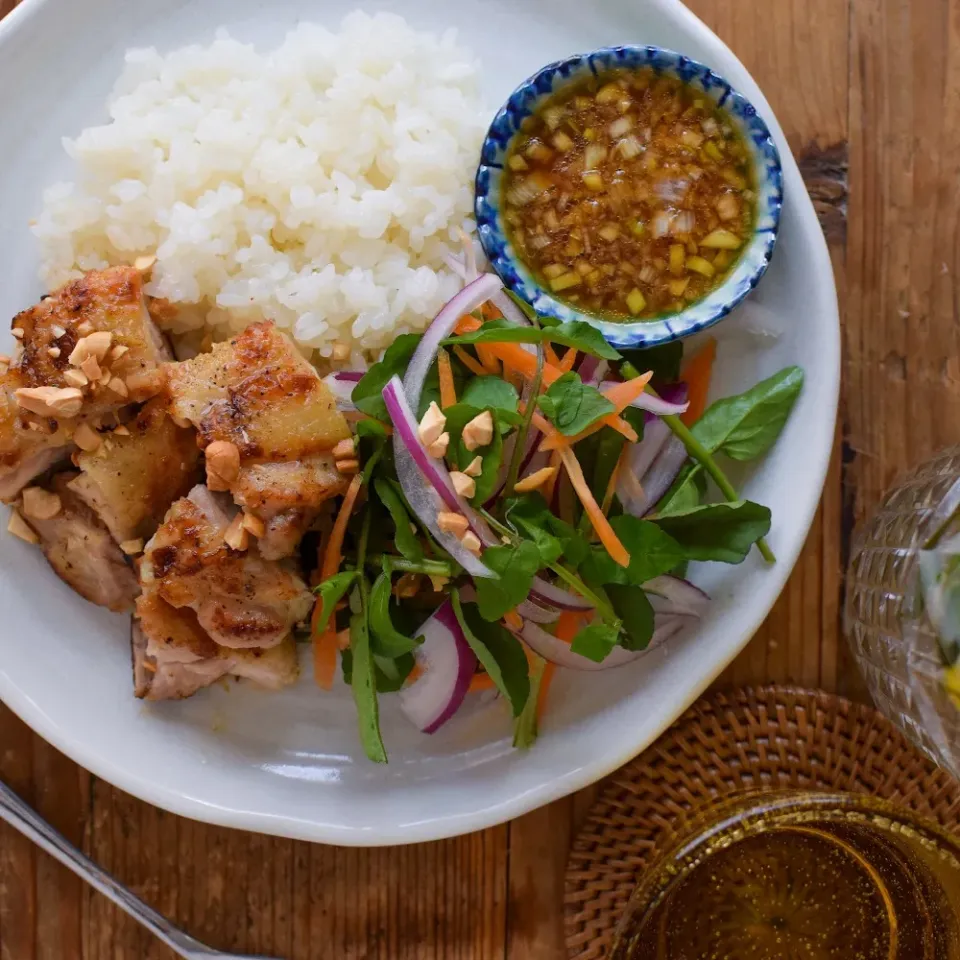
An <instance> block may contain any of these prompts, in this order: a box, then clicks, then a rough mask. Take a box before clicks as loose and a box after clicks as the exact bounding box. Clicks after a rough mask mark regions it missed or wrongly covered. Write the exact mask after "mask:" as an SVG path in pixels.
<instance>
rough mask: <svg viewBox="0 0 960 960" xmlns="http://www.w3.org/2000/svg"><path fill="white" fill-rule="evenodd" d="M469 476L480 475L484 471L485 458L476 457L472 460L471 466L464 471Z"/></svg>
mask: <svg viewBox="0 0 960 960" xmlns="http://www.w3.org/2000/svg"><path fill="white" fill-rule="evenodd" d="M463 472H464V473H465V474H466V475H467V476H468V477H479V476H480V474H481V473H483V458H482V457H474V458H473V459H472V460H471V461H470V466H469V467H467V468H466V469H465V470H464V471H463Z"/></svg>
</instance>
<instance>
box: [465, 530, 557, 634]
mask: <svg viewBox="0 0 960 960" xmlns="http://www.w3.org/2000/svg"><path fill="white" fill-rule="evenodd" d="M483 562H484V563H485V564H486V565H487V566H488V567H489V568H490V569H491V570H492V571H493V572H494V573H497V574H499V575H500V578H499V579H498V580H491V579H490V578H488V577H477V578H476V588H477V607H478V608H479V610H480V616H482V617H483V619H484V620H499V619H500V618H501V617H502V616H503V615H504V614H505V613H508V612H509V611H510V610H512V609H513V608H514V607H516V606H517V605H518V604H520V603H523V601H524V600H526V599H527V595H528V594H529V593H530V585H531V583H532V581H533V578H534V576H536V573H537V571H538V570H539V569H540V565H541V559H540V551H539V550H538V549H537V548H536V546H534V544H532V543H530V541H529V540H521V541H520V542H519V543H518V544H508V545H504V546H500V547H488V548H487V549H486V550H484V552H483Z"/></svg>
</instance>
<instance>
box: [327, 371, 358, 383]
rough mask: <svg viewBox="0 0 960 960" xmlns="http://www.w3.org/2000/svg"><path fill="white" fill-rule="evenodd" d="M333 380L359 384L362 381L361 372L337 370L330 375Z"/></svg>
mask: <svg viewBox="0 0 960 960" xmlns="http://www.w3.org/2000/svg"><path fill="white" fill-rule="evenodd" d="M331 376H332V377H333V378H334V379H335V380H343V381H345V382H347V383H359V382H360V381H361V380H362V379H363V371H362V370H338V371H337V372H336V373H334V374H331Z"/></svg>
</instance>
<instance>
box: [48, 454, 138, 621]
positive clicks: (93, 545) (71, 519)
mask: <svg viewBox="0 0 960 960" xmlns="http://www.w3.org/2000/svg"><path fill="white" fill-rule="evenodd" d="M75 477H76V474H74V473H60V474H57V476H55V477H54V478H53V482H52V483H51V485H50V489H51V491H52V492H53V493H55V494H56V495H57V496H58V497H59V498H60V509H59V510H58V511H57V513H56V514H55V515H54V516H52V517H50V518H49V519H45V520H40V519H37V518H36V517H30V518H29V523H30V526H31V527H32V528H33V530H34V531H35V533H36V534H37V536H38V537H39V538H40V547H41V549H42V550H43V553H44V555H45V556H46V558H47V561H48V562H49V564H50V566H51V567H53V569H54V571H55V572H56V574H57V575H58V576H59V577H60V578H61V579H62V580H63V581H64V583H66V584H68V585H69V586H71V587H72V588H73V589H74V590H76V592H77V593H79V594H80V596H81V597H83V598H84V599H85V600H89V601H90V602H91V603H96V604H99V605H100V606H101V607H107V608H108V609H110V610H113V611H115V612H118V613H119V612H121V611H124V610H130V609H131V608H132V607H133V602H134V600H136V598H137V595H138V594H139V593H140V587H139V585H138V583H137V578H136V575H135V574H134V572H133V568H132V567H131V566H130V564H129V563H128V562H127V560H126V558H125V557H124V555H123V553H122V552H121V550H120V548H119V547H118V546H117V543H116V541H115V540H114V539H113V538H112V537H111V536H110V534H109V532H108V531H107V529H106V527H105V526H104V525H103V523H101V521H100V519H99V518H98V517H97V516H96V514H94V512H93V511H92V510H91V509H90V508H89V507H88V506H87V505H86V504H85V503H84V502H83V500H81V499H80V497H78V496H77V495H76V494H75V493H74V492H73V491H72V490H71V488H70V482H71V480H73V479H74V478H75Z"/></svg>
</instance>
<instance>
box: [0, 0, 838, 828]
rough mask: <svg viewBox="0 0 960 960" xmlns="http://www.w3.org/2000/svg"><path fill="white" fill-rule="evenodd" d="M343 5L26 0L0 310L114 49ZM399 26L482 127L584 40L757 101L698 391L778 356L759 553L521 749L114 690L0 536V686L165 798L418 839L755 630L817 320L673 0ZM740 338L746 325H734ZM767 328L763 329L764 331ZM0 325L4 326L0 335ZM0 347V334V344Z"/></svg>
mask: <svg viewBox="0 0 960 960" xmlns="http://www.w3.org/2000/svg"><path fill="white" fill-rule="evenodd" d="M354 6H355V4H354V2H353V0H83V2H82V3H80V2H76V0H26V2H25V3H23V4H22V5H21V6H20V7H19V8H18V9H16V10H15V11H14V13H13V14H12V15H11V16H9V17H8V18H7V19H6V20H5V21H4V22H3V23H2V24H0V90H4V91H6V93H5V95H4V97H3V98H0V140H2V142H3V149H2V151H0V264H2V283H0V315H2V316H4V317H12V316H13V315H14V313H16V312H17V311H18V310H20V309H22V308H24V307H26V306H28V305H29V304H31V303H32V302H34V301H35V300H36V299H37V298H38V297H39V295H40V294H41V293H42V292H43V291H42V290H41V289H40V286H39V284H38V282H37V281H36V280H35V277H36V270H37V262H36V252H35V248H34V245H33V243H32V241H31V237H30V234H29V232H28V229H27V224H28V221H29V220H30V218H31V216H33V215H34V214H35V213H36V211H37V210H38V208H39V205H40V194H41V189H42V188H43V186H44V185H45V184H47V183H49V182H50V181H52V180H54V179H56V178H58V177H60V176H63V175H65V174H68V172H69V169H68V166H67V161H66V159H65V157H64V154H63V151H62V150H61V148H60V138H61V137H62V136H64V135H68V134H69V135H74V134H76V133H77V132H78V131H79V129H80V128H81V127H83V126H86V125H88V124H91V123H94V122H101V121H102V119H103V118H104V116H105V114H104V110H103V104H104V101H105V98H106V96H107V93H108V91H109V89H110V86H111V84H112V82H113V80H114V78H115V77H116V76H117V74H118V73H119V71H120V67H121V62H122V57H123V54H124V51H125V49H126V48H128V47H131V46H149V45H156V46H158V47H161V48H164V49H169V48H172V47H176V46H179V45H183V44H185V43H190V42H208V41H209V40H210V39H211V38H212V36H213V33H214V30H215V29H216V28H217V27H218V26H221V25H225V26H227V27H229V29H230V30H231V32H233V33H234V34H235V35H237V36H238V37H240V38H241V39H244V40H251V41H254V42H257V43H263V44H275V43H276V42H277V41H278V40H279V39H280V37H281V36H282V34H283V33H284V31H285V30H286V29H288V28H289V27H290V26H292V25H293V24H294V23H295V22H296V21H297V20H298V19H306V20H315V21H322V22H328V23H333V22H338V21H339V19H340V17H341V16H342V15H343V14H345V13H347V12H349V10H350V9H352V8H353V7H354ZM364 6H365V8H366V9H368V10H374V9H383V8H387V9H393V10H396V11H399V12H401V13H403V14H404V15H405V16H406V17H407V18H408V19H409V20H411V21H412V22H413V23H414V24H415V25H416V26H419V27H432V28H446V27H450V26H453V27H457V28H459V29H460V31H461V37H462V38H463V39H464V40H465V41H466V42H467V43H468V44H469V45H470V46H471V47H472V49H473V51H474V52H475V53H476V54H477V55H478V56H479V57H480V58H481V60H482V62H483V64H484V67H485V76H486V78H487V79H486V82H487V93H488V95H489V100H490V107H491V116H492V113H493V111H494V110H495V109H496V108H497V107H499V105H500V103H501V102H502V101H503V100H504V99H505V97H506V96H507V94H509V92H510V91H511V90H512V89H513V88H514V86H515V85H516V84H517V83H518V82H519V81H520V80H522V79H523V78H524V77H526V76H527V75H529V74H530V73H532V72H533V71H535V70H536V69H537V68H538V67H540V66H541V65H542V64H544V63H546V62H548V61H550V60H553V59H556V58H558V57H561V56H564V55H566V54H570V53H573V52H575V51H580V50H585V49H590V48H594V47H599V46H605V45H608V44H620V43H654V44H659V45H662V46H667V47H672V48H674V49H676V50H680V51H682V52H685V53H688V54H689V55H691V56H692V57H695V58H696V59H698V60H701V61H704V62H706V63H707V64H708V65H710V66H711V67H713V68H714V69H715V70H716V71H717V72H719V73H721V74H722V75H724V76H725V77H726V78H727V79H728V80H730V81H731V82H732V83H733V84H734V86H736V87H738V88H739V89H740V91H741V92H743V93H744V94H745V95H746V96H747V97H748V98H749V99H751V100H752V101H753V102H754V104H755V105H756V106H757V107H758V109H759V110H760V111H761V112H763V114H764V115H765V117H766V120H767V122H768V123H769V125H770V127H771V129H772V130H773V132H774V134H775V136H776V137H777V140H778V143H779V145H780V150H781V152H782V154H783V160H784V172H785V191H786V206H785V209H784V214H783V226H782V231H781V237H780V242H779V245H778V248H777V251H776V255H775V257H774V262H773V265H772V266H771V268H770V271H769V273H768V274H767V277H766V279H765V280H764V281H763V283H762V284H761V286H760V288H759V291H758V294H757V295H756V297H755V298H753V300H752V301H750V302H749V303H748V304H747V306H746V307H745V308H743V309H741V310H740V311H738V313H737V315H735V316H733V317H731V318H730V319H729V320H727V321H725V322H724V323H723V324H722V325H720V326H719V327H717V328H715V329H716V331H717V332H718V333H719V334H720V337H721V352H720V359H719V362H718V366H717V370H718V376H717V381H716V384H715V387H714V392H715V393H717V394H724V393H728V392H733V391H736V390H741V389H744V388H746V387H747V386H750V385H752V384H753V383H755V382H756V381H757V380H759V379H760V378H761V377H763V376H767V375H769V374H771V373H773V372H774V371H776V370H777V369H779V368H780V367H783V366H785V365H786V364H789V363H798V364H801V365H802V366H803V367H804V368H805V370H806V372H807V383H806V387H805V390H804V392H803V395H802V397H801V399H800V402H799V404H798V406H797V408H796V410H795V412H794V415H793V417H792V419H791V421H790V423H789V425H788V427H787V430H786V432H785V433H784V435H783V437H782V438H781V439H780V442H779V443H778V445H777V446H776V448H775V450H774V452H773V453H772V454H771V455H770V456H769V457H767V459H766V461H765V462H764V463H763V464H762V466H761V467H760V468H759V470H757V471H756V473H754V474H753V475H752V476H750V477H749V478H746V479H745V481H744V482H745V486H744V491H745V493H746V495H748V496H750V497H751V498H753V499H756V500H759V501H761V502H763V503H766V504H768V505H769V506H770V507H771V508H772V509H773V516H774V527H773V532H772V534H771V536H770V538H769V539H770V543H771V545H772V547H773V549H774V550H775V551H776V553H777V555H778V557H779V562H778V563H777V565H776V566H775V567H773V568H770V569H765V568H764V567H763V565H762V563H761V562H760V560H759V559H758V558H757V557H756V555H754V556H753V557H752V558H751V559H749V560H748V561H747V562H746V563H745V564H743V565H742V566H741V567H736V568H725V567H720V566H714V567H713V568H712V569H702V570H699V571H696V574H695V577H696V578H697V579H698V580H699V582H700V583H701V584H702V585H703V586H705V587H706V589H708V590H709V591H710V592H711V593H712V594H713V597H714V602H713V604H712V607H711V612H710V615H709V617H708V618H707V620H706V621H705V622H704V623H703V624H702V626H701V628H700V629H699V630H698V631H697V632H696V634H695V635H693V636H691V637H690V638H688V639H687V640H685V641H682V642H681V643H679V644H676V645H673V646H671V647H670V649H668V650H664V651H660V650H658V651H654V652H652V653H651V654H650V655H649V656H647V657H645V658H642V659H641V660H640V661H638V662H637V663H635V664H633V665H631V666H629V667H627V668H624V669H620V670H612V671H607V672H602V673H595V674H590V675H580V674H572V673H564V672H561V674H560V675H558V677H557V679H556V683H555V686H554V687H553V689H552V691H551V697H550V710H549V713H548V717H547V721H546V724H545V728H544V730H543V732H542V736H541V738H540V740H539V742H538V743H537V745H536V747H535V749H534V750H532V751H531V752H529V753H517V752H515V751H513V750H512V749H511V747H510V739H509V734H510V731H509V725H508V723H507V721H506V718H505V717H504V716H503V714H502V713H501V712H500V709H499V707H498V706H497V705H493V706H490V707H488V708H486V709H485V710H483V711H481V712H480V713H479V714H476V715H474V716H472V717H465V718H458V721H457V722H455V723H452V724H450V725H449V726H448V728H446V729H445V730H444V731H442V732H441V733H440V734H437V735H436V736H433V737H426V736H421V735H420V734H418V733H417V732H416V731H415V730H413V729H412V728H411V727H410V725H409V724H408V723H407V722H405V721H404V720H403V718H402V716H401V715H400V713H399V711H398V710H397V707H396V705H395V704H394V703H391V702H390V701H391V700H392V699H393V698H391V697H386V698H384V705H383V728H384V732H385V738H386V743H387V748H388V750H389V753H390V755H391V758H392V762H391V763H390V765H389V766H387V767H378V766H375V765H374V764H371V763H369V762H367V761H366V760H365V759H364V757H363V753H362V751H361V749H360V746H359V744H358V741H357V736H356V732H355V720H354V716H355V715H354V708H353V705H352V702H351V699H350V694H349V691H348V690H347V689H345V688H342V687H341V688H340V689H337V690H335V691H334V692H333V693H332V694H328V695H321V694H319V693H318V692H317V690H316V689H315V687H314V686H313V684H312V681H311V679H310V678H309V677H305V678H304V679H303V680H302V681H301V683H300V685H299V686H298V687H297V688H295V689H293V690H292V691H289V692H287V693H284V694H280V695H276V694H266V693H260V692H258V691H255V690H252V689H250V688H247V687H243V686H236V687H233V688H232V689H231V690H230V691H229V692H228V691H226V690H221V689H215V690H212V691H209V692H206V693H203V694H201V695H200V696H197V697H195V698H194V699H193V700H190V701H186V702H184V703H179V704H160V705H150V706H145V705H143V704H141V703H140V702H139V701H137V700H135V699H134V698H133V695H132V692H131V680H130V662H129V654H128V644H127V622H126V618H121V617H116V616H113V615H111V614H108V613H105V612H104V611H102V610H99V609H97V608H95V607H92V606H90V605H88V604H86V603H85V602H84V601H83V600H81V599H79V598H78V597H76V596H74V595H73V594H72V593H71V592H70V590H69V589H67V588H66V587H65V586H63V585H62V584H61V583H60V581H59V580H57V578H56V577H55V576H54V575H53V574H52V573H51V572H50V570H49V569H47V567H46V564H45V562H44V560H43V558H42V557H41V555H40V554H39V552H38V551H36V550H35V549H32V548H30V547H28V546H27V545H25V544H23V543H20V542H19V541H15V540H14V539H13V538H12V537H8V536H4V537H0V570H2V579H0V611H2V620H0V697H2V699H3V700H4V701H5V702H6V703H7V704H8V705H9V706H10V707H11V708H12V709H13V710H15V711H16V712H17V713H18V714H19V715H20V716H21V717H22V718H23V719H24V720H25V721H26V722H27V723H29V724H30V725H31V726H32V727H33V728H34V729H35V730H37V731H38V732H39V733H40V734H41V735H42V736H43V737H45V738H46V739H47V740H49V741H50V742H51V743H53V744H54V745H55V746H57V747H59V748H60V749H61V750H63V751H64V752H65V753H67V754H68V755H69V756H71V757H72V758H73V759H74V760H76V761H77V762H78V763H80V764H82V765H83V766H85V767H87V768H88V769H90V770H91V771H93V772H94V773H95V774H96V775H97V776H100V777H103V778H105V779H106V780H109V781H110V782H111V783H114V784H116V785H117V786H119V787H121V788H123V789H124V790H127V791H129V792H130V793H133V794H135V795H137V796H138V797H142V798H143V799H144V800H148V801H150V802H151V803H155V804H158V805H159V806H161V807H165V808H167V809H168V810H172V811H175V812H176V813H179V814H183V815H185V816H188V817H193V818H196V819H198V820H207V821H211V822H215V823H220V824H225V825H228V826H231V827H240V828H244V829H248V830H256V831H262V832H265V833H274V834H280V835H286V836H291V837H302V838H305V839H309V840H319V841H326V842H330V843H340V844H358V845H375V844H389V843H404V842H412V841H420V840H431V839H436V838H439V837H445V836H450V835H453V834H458V833H463V832H466V831H469V830H476V829H479V828H481V827H486V826H489V825H491V824H495V823H498V822H501V821H504V820H507V819H508V818H510V817H515V816H518V815H519V814H522V813H524V812H526V811H528V810H530V809H532V808H534V807H536V806H539V805H540V804H544V803H547V802H549V801H551V800H554V799H556V798H557V797H560V796H563V795H564V794H566V793H569V792H570V791H572V790H575V789H577V788H579V787H583V786H585V785H587V784H589V783H591V782H592V781H594V780H596V779H598V778H599V777H601V776H603V775H604V774H606V773H608V772H610V771H611V770H613V769H614V768H616V767H617V766H618V765H620V764H622V763H624V762H625V761H627V760H629V759H630V758H631V757H633V756H634V755H635V754H636V753H638V752H639V751H640V750H642V749H643V748H644V747H646V746H647V745H648V744H649V743H650V742H651V741H652V740H653V739H654V738H655V737H656V736H657V735H658V734H659V733H660V732H661V731H662V730H663V729H664V728H665V727H666V726H667V725H668V724H669V723H670V722H671V721H672V720H673V719H674V718H675V717H676V716H677V715H678V714H679V713H680V712H681V711H682V710H683V709H684V708H685V707H686V706H688V705H689V704H690V703H691V702H692V701H693V700H694V699H695V698H696V696H697V695H698V694H699V693H700V692H701V691H702V690H703V689H704V688H705V687H706V686H707V684H708V683H709V682H710V681H711V680H712V679H713V678H714V677H715V676H716V675H717V674H718V673H719V672H720V671H721V670H722V669H723V667H724V666H725V665H726V664H727V663H728V662H729V661H730V660H731V659H732V658H733V657H734V656H735V655H736V653H737V652H738V651H739V650H740V649H741V648H742V647H743V646H744V644H745V643H746V642H747V640H748V639H749V637H750V636H751V635H752V634H753V633H754V631H755V630H756V629H757V627H758V626H759V625H760V623H761V622H762V620H763V618H764V616H765V615H766V613H767V612H768V610H769V609H770V607H771V606H772V604H773V602H774V600H775V599H776V597H777V594H778V593H779V592H780V590H781V588H782V587H783V584H784V582H785V580H786V578H787V575H788V574H789V572H790V569H791V567H792V566H793V564H794V562H795V560H796V558H797V554H798V552H799V550H800V548H801V546H802V544H803V540H804V537H805V535H806V533H807V529H808V527H809V525H810V522H811V520H812V518H813V514H814V510H815V509H816V505H817V501H818V498H819V495H820V489H821V486H822V484H823V479H824V475H825V472H826V467H827V461H828V458H829V454H830V448H831V443H832V438H833V429H834V418H835V415H836V405H837V390H838V381H839V354H840V348H839V325H838V318H837V304H836V294H835V291H834V285H833V276H832V273H831V268H830V261H829V258H828V256H827V250H826V246H825V244H824V241H823V237H822V235H821V233H820V229H819V226H818V224H817V220H816V217H815V216H814V212H813V207H812V206H811V204H810V201H809V199H808V198H807V194H806V193H805V191H804V187H803V184H802V182H801V179H800V175H799V172H798V170H797V167H796V164H795V163H794V161H793V159H792V157H791V155H790V151H789V148H788V147H787V144H786V141H785V140H784V138H783V134H782V132H781V130H780V128H779V126H778V125H777V123H776V120H775V118H774V116H773V114H772V113H771V111H770V108H769V106H768V105H767V103H766V101H765V100H764V98H763V95H762V94H761V93H760V91H759V89H758V88H757V86H756V84H755V83H754V82H753V80H752V79H751V78H750V76H749V75H748V74H747V72H746V70H745V69H744V68H743V66H742V65H741V64H740V63H739V62H738V61H737V59H736V58H735V57H734V56H733V55H732V54H731V52H730V51H729V50H728V49H727V48H726V47H725V46H724V45H723V44H722V43H721V42H720V41H719V40H718V39H717V38H716V37H715V36H714V35H713V34H712V33H711V32H710V31H709V30H707V29H706V27H704V26H703V24H701V23H700V22H699V21H698V20H697V19H696V18H695V17H694V16H693V15H692V14H691V13H690V12H689V11H688V10H687V9H686V8H685V7H684V6H682V5H681V4H680V3H679V2H677V0H593V2H592V3H589V4H586V3H583V0H523V2H522V3H518V2H517V0H459V2H458V3H450V2H449V0H397V2H395V3H389V2H383V0H376V2H369V0H368V2H366V3H365V4H364ZM758 331H759V332H758ZM768 334H774V336H769V335H768ZM4 336H5V337H6V336H8V334H4ZM8 350H9V343H3V342H0V351H3V352H6V351H8Z"/></svg>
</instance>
